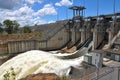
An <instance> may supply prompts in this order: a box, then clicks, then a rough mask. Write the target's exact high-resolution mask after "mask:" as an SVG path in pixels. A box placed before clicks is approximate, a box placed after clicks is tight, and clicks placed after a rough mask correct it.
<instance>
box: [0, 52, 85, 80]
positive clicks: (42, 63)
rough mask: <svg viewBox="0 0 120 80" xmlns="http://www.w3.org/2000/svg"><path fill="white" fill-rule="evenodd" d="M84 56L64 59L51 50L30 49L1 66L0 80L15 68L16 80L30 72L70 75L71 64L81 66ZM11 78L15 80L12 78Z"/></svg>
mask: <svg viewBox="0 0 120 80" xmlns="http://www.w3.org/2000/svg"><path fill="white" fill-rule="evenodd" d="M82 60H83V57H81V58H77V59H73V60H62V59H59V58H57V57H55V56H54V55H52V54H50V53H49V52H44V51H38V50H33V51H28V52H25V53H22V54H20V55H18V56H16V57H14V58H12V59H10V60H8V61H7V62H5V63H4V64H3V65H1V66H0V80H4V77H3V76H4V75H5V74H6V73H10V72H11V68H13V69H14V72H15V74H16V80H18V79H21V78H23V77H26V76H27V75H29V74H37V73H56V74H57V75H69V72H70V70H71V66H75V67H76V66H80V63H81V62H82ZM10 80H13V79H12V78H11V79H10Z"/></svg>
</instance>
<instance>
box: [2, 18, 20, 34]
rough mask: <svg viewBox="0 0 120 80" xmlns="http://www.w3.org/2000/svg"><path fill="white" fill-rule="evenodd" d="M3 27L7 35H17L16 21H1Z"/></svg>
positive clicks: (17, 25)
mask: <svg viewBox="0 0 120 80" xmlns="http://www.w3.org/2000/svg"><path fill="white" fill-rule="evenodd" d="M3 25H4V27H5V31H6V32H7V33H8V34H12V33H17V32H18V30H19V26H20V25H19V24H18V23H17V22H16V21H11V20H5V21H3Z"/></svg>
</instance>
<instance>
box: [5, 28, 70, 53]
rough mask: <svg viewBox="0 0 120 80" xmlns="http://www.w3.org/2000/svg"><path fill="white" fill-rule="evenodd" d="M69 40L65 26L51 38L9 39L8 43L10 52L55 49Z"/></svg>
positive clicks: (63, 45)
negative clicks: (42, 39) (41, 39)
mask: <svg viewBox="0 0 120 80" xmlns="http://www.w3.org/2000/svg"><path fill="white" fill-rule="evenodd" d="M68 41H69V38H68V32H66V29H65V28H62V29H61V31H59V32H57V33H56V34H55V35H54V36H53V37H51V38H50V39H49V40H44V41H39V40H18V41H9V42H8V43H7V44H6V45H7V46H8V47H7V48H8V53H20V52H25V51H29V50H54V49H60V48H62V47H65V44H67V42H68Z"/></svg>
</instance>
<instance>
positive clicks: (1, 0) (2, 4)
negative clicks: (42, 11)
mask: <svg viewBox="0 0 120 80" xmlns="http://www.w3.org/2000/svg"><path fill="white" fill-rule="evenodd" d="M21 3H22V0H0V8H3V9H13V8H15V7H17V6H20V5H21Z"/></svg>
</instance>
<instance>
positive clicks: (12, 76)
mask: <svg viewBox="0 0 120 80" xmlns="http://www.w3.org/2000/svg"><path fill="white" fill-rule="evenodd" d="M4 80H16V73H15V71H14V68H12V67H11V69H10V71H9V72H6V74H4Z"/></svg>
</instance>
